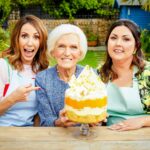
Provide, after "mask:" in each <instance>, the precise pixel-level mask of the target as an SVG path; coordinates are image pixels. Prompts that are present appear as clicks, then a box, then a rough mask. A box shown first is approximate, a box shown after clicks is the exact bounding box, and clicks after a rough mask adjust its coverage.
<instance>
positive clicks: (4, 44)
mask: <svg viewBox="0 0 150 150" xmlns="http://www.w3.org/2000/svg"><path fill="white" fill-rule="evenodd" d="M9 37H10V36H9V31H8V30H4V29H2V28H1V27H0V52H1V51H3V50H4V49H6V48H8V47H9Z"/></svg>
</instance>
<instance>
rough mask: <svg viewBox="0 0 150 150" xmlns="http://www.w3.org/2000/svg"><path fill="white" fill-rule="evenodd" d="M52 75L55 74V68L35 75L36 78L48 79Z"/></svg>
mask: <svg viewBox="0 0 150 150" xmlns="http://www.w3.org/2000/svg"><path fill="white" fill-rule="evenodd" d="M52 74H56V67H55V66H54V67H49V68H47V69H45V70H43V71H41V72H39V73H37V75H36V78H46V77H48V78H49V77H50V76H51V75H52Z"/></svg>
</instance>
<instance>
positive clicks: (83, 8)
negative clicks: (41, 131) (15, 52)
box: [0, 0, 150, 68]
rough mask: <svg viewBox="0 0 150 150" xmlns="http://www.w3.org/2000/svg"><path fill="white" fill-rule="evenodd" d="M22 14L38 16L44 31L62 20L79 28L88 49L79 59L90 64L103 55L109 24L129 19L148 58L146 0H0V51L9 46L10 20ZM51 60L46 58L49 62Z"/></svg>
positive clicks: (148, 2)
mask: <svg viewBox="0 0 150 150" xmlns="http://www.w3.org/2000/svg"><path fill="white" fill-rule="evenodd" d="M26 14H33V15H36V16H37V17H39V18H41V19H42V20H43V22H44V24H45V26H46V28H47V31H48V32H51V30H52V29H53V28H54V27H55V26H57V25H59V24H62V23H72V24H75V25H77V26H79V27H80V28H81V29H83V31H84V32H85V34H86V36H87V39H88V53H87V55H86V58H85V59H84V60H83V61H81V62H79V63H80V64H82V65H86V64H89V65H90V66H92V67H94V68H96V67H97V66H98V65H99V63H102V62H103V61H104V59H105V50H106V48H105V38H106V34H107V31H108V28H109V26H110V24H111V23H112V22H114V21H115V20H117V19H121V18H126V19H131V20H133V21H134V22H136V23H137V24H138V25H139V26H140V28H141V32H142V36H141V42H142V50H143V52H144V53H145V56H146V59H147V60H149V59H150V0H40V1H39V0H32V1H31V0H7V1H6V0H0V52H2V51H3V50H5V49H6V48H8V47H9V39H10V33H11V30H12V29H13V27H14V24H15V23H16V21H17V20H18V19H20V17H22V16H24V15H26ZM54 64H55V61H53V60H50V65H54Z"/></svg>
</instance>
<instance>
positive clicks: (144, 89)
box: [137, 62, 150, 114]
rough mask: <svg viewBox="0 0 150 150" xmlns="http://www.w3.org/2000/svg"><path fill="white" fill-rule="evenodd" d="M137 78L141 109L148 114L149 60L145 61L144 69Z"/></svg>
mask: <svg viewBox="0 0 150 150" xmlns="http://www.w3.org/2000/svg"><path fill="white" fill-rule="evenodd" d="M137 79H138V85H139V94H140V98H141V102H142V104H143V109H144V111H145V112H146V113H149V114H150V62H146V65H145V68H144V71H143V72H142V73H141V74H139V75H138V77H137Z"/></svg>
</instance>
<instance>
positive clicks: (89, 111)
mask: <svg viewBox="0 0 150 150" xmlns="http://www.w3.org/2000/svg"><path fill="white" fill-rule="evenodd" d="M65 107H66V109H67V111H72V112H74V113H75V114H76V115H78V116H87V115H96V116H97V115H101V114H102V113H103V112H106V109H107V107H106V106H105V107H102V108H99V107H96V108H90V107H85V108H83V109H80V110H78V109H74V108H72V107H71V106H68V105H66V106H65Z"/></svg>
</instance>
